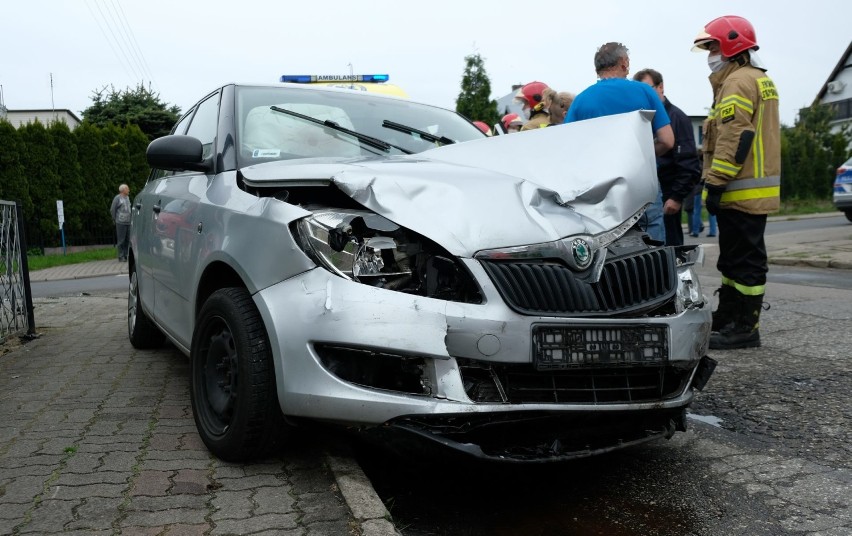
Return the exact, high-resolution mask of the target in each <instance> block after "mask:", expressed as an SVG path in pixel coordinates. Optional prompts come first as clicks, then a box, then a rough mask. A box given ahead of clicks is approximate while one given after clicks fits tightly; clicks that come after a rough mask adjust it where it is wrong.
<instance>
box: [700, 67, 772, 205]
mask: <svg viewBox="0 0 852 536" xmlns="http://www.w3.org/2000/svg"><path fill="white" fill-rule="evenodd" d="M710 85H711V86H712V87H713V96H714V99H713V100H714V105H713V109H712V110H711V111H710V115H709V116H708V117H707V119H706V120H705V121H704V170H703V176H704V178H705V180H706V182H707V184H710V185H715V186H726V187H727V188H726V190H725V193H723V194H722V206H723V207H724V208H732V209H736V210H740V211H742V212H746V213H748V214H768V213H770V212H775V211H776V210H778V208H779V206H780V203H781V197H780V196H781V123H780V119H779V115H778V92H777V91H776V89H775V84H774V83H773V82H772V80H771V79H770V78H769V77H768V76H766V73H765V72H764V71H762V70H760V69H757V68H755V67H752V66H751V65H750V64H749V63H748V62H747V61H746V62H745V63H743V64H742V65H740V64H739V63H737V61H731V62H729V63H728V64H727V65H725V67H724V68H723V69H722V70H721V71H719V72H717V73H713V74H711V75H710Z"/></svg>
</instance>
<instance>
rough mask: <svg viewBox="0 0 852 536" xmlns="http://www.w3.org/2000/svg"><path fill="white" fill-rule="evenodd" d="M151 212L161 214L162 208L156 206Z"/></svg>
mask: <svg viewBox="0 0 852 536" xmlns="http://www.w3.org/2000/svg"><path fill="white" fill-rule="evenodd" d="M151 210H153V211H154V212H155V213H156V214H159V213H160V210H161V207H160V205H154V206H153V207H151Z"/></svg>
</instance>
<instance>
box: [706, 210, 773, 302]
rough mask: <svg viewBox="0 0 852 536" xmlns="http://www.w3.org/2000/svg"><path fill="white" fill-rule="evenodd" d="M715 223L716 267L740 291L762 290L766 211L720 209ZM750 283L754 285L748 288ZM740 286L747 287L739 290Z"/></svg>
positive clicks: (757, 291) (764, 275)
mask: <svg viewBox="0 0 852 536" xmlns="http://www.w3.org/2000/svg"><path fill="white" fill-rule="evenodd" d="M716 219H717V221H718V223H719V260H718V262H716V268H717V269H718V270H719V271H720V272H722V275H723V276H724V277H727V278H728V279H731V280H733V281H734V282H735V283H736V284H737V286H738V287H745V288H740V289H739V290H740V292H741V293H743V294H752V295H754V294H763V292H762V287H763V286H764V285H766V272H767V271H769V267H768V266H767V259H766V243H765V242H764V240H763V233H764V231H765V230H766V214H760V215H755V214H746V213H745V212H740V211H739V210H731V209H722V210H720V211H719V213H718V214H717V215H716ZM752 287H755V288H753V289H752ZM743 290H751V291H750V292H743Z"/></svg>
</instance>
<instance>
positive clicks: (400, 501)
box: [358, 218, 852, 536]
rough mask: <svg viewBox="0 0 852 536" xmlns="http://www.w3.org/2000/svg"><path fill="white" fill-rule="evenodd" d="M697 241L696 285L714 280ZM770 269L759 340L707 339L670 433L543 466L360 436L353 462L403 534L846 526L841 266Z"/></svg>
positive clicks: (802, 224)
mask: <svg viewBox="0 0 852 536" xmlns="http://www.w3.org/2000/svg"><path fill="white" fill-rule="evenodd" d="M840 219H842V220H843V222H842V224H843V225H845V226H848V225H849V223H848V222H846V221H845V218H838V220H840ZM832 220H833V218H828V219H824V220H823V221H819V220H802V221H797V222H777V223H772V224H770V226H769V227H770V231H769V233H768V236H767V240H768V241H769V240H782V241H783V240H802V239H807V238H806V237H807V236H809V235H814V236H816V235H818V233H819V230H820V229H822V228H824V227H823V226H833V225H835V222H833V221H832ZM836 223H841V222H839V221H838V222H836ZM776 231H777V232H776ZM802 237H805V238H802ZM708 242H709V241H708ZM710 249H711V251H710V252H708V260H707V263H706V264H705V267H704V268H703V269H702V270H701V279H702V284H703V285H705V292H706V293H709V292H711V291H712V289H713V288H715V287H716V286H718V285H719V277H718V274H717V273H716V272H715V268H714V267H715V256H714V254H713V251H712V248H710ZM770 274H771V275H770V285H769V286H768V291H767V298H768V301H770V302H771V309H770V310H768V311H765V312H764V313H763V316H762V317H761V335H762V339H763V346H762V347H761V348H754V349H747V350H733V351H725V352H719V351H711V352H710V354H711V356H712V357H714V358H715V359H717V360H718V362H719V365H718V367H717V368H716V371H715V373H714V375H713V377H712V378H711V379H710V382H709V384H708V385H707V387H706V388H705V390H704V391H703V392H700V393H697V396H696V400H695V402H694V403H693V405H692V407H691V412H692V415H691V418H690V419H689V423H690V430H689V431H688V432H686V433H678V434H676V435H675V436H674V438H672V439H671V440H669V441H665V440H662V441H657V442H653V443H649V444H646V445H643V446H640V447H636V448H632V449H629V450H624V451H621V452H617V453H613V454H611V455H605V456H600V457H597V458H591V459H587V460H582V461H577V462H571V463H565V464H560V465H548V466H543V467H542V466H533V467H517V466H511V467H505V466H498V465H493V464H481V463H478V462H471V461H468V462H465V463H458V462H455V461H450V460H426V459H413V458H411V457H407V458H399V457H397V456H394V455H391V454H389V453H387V452H384V451H382V450H377V449H376V448H375V447H373V446H370V447H365V446H362V447H361V448H359V450H358V452H359V453H360V455H359V463H360V464H361V465H362V467H364V469H365V471H366V473H367V475H368V476H369V477H370V479H371V481H372V482H373V485H374V487H375V488H376V490H377V492H378V493H379V496H380V497H381V498H382V500H383V501H384V502H385V504H386V505H387V506H388V509H389V510H390V512H391V515H392V516H393V518H394V521H395V524H396V526H397V528H398V529H399V530H401V531H402V533H403V534H404V536H427V535H429V536H431V535H450V534H452V535H461V536H479V535H489V536H491V535H518V534H523V535H530V536H536V535H542V536H544V535H553V534H565V535H572V536H591V535H601V534H605V535H611V536H647V535H654V536H684V535H695V536H717V535H748V536H761V535H766V536H770V535H771V536H779V535H795V536H805V535H808V536H841V535H843V536H848V535H850V534H852V494H850V492H849V490H850V489H852V401H850V397H849V385H850V384H852V359H850V357H852V350H850V348H849V335H848V334H849V333H852V288H851V287H850V284H849V282H850V280H852V277H850V272H849V271H848V270H819V269H805V268H796V267H788V266H772V267H771V269H770ZM785 279H786V281H785Z"/></svg>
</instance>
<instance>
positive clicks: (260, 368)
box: [190, 288, 285, 462]
mask: <svg viewBox="0 0 852 536" xmlns="http://www.w3.org/2000/svg"><path fill="white" fill-rule="evenodd" d="M190 370H191V372H190V373H191V381H190V397H191V400H192V412H193V416H194V417H195V424H196V426H197V427H198V433H199V435H200V436H201V439H202V441H204V444H205V445H206V446H207V448H208V449H209V450H210V452H212V453H213V454H215V455H216V456H217V457H219V458H221V459H223V460H226V461H235V462H236V461H245V460H249V459H252V458H255V457H257V456H260V455H262V454H264V453H265V452H267V451H268V450H269V449H270V447H271V446H272V444H273V442H274V439H275V438H276V437H278V435H279V434H280V433H281V431H282V429H283V427H284V426H285V424H284V420H283V418H282V415H281V410H280V408H279V406H278V396H277V392H276V389H275V374H274V367H273V364H272V351H271V349H270V345H269V338H268V336H267V334H266V329H265V328H264V325H263V320H262V319H261V317H260V313H259V312H258V310H257V307H256V306H255V305H254V302H253V301H252V299H251V296H250V295H249V293H248V291H247V290H245V289H243V288H225V289H221V290H217V291H216V292H214V293H213V294H212V295H211V296H210V298H208V299H207V301H206V302H205V303H204V306H203V307H202V309H201V313H200V315H199V317H198V323H197V324H196V326H195V331H194V332H193V336H192V348H191V352H190Z"/></svg>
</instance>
